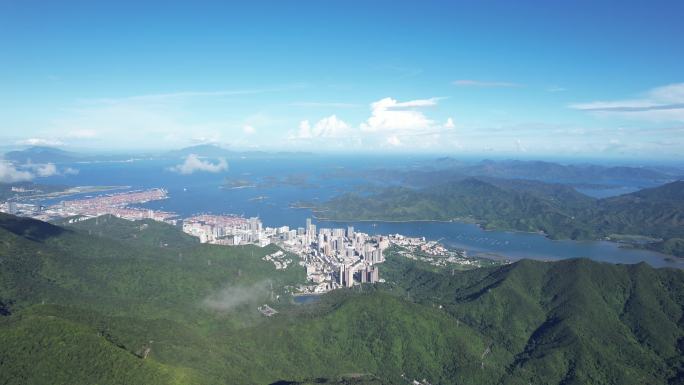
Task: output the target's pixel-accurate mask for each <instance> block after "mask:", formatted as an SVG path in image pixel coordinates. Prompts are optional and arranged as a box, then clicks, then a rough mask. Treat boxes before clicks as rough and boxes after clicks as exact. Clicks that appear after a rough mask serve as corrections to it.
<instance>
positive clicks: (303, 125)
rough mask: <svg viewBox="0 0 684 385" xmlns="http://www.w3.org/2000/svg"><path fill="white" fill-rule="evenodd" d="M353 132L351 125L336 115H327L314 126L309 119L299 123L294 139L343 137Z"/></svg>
mask: <svg viewBox="0 0 684 385" xmlns="http://www.w3.org/2000/svg"><path fill="white" fill-rule="evenodd" d="M350 134H351V126H350V125H349V124H347V123H346V122H345V121H343V120H342V119H339V118H338V117H337V116H336V115H330V116H328V117H325V118H323V119H321V120H319V121H318V122H316V124H315V125H314V126H313V127H312V126H311V123H309V121H308V120H302V121H301V122H300V123H299V130H298V131H297V134H296V135H294V137H293V139H312V138H342V137H345V136H349V135H350Z"/></svg>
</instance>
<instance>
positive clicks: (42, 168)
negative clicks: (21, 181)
mask: <svg viewBox="0 0 684 385" xmlns="http://www.w3.org/2000/svg"><path fill="white" fill-rule="evenodd" d="M31 168H32V169H33V172H34V173H35V174H36V176H38V177H42V178H45V177H48V176H54V175H58V174H59V171H58V170H57V166H55V164H54V163H45V164H35V165H31Z"/></svg>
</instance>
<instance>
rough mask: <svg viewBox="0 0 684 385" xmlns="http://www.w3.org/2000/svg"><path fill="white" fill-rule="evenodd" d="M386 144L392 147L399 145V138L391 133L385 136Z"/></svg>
mask: <svg viewBox="0 0 684 385" xmlns="http://www.w3.org/2000/svg"><path fill="white" fill-rule="evenodd" d="M387 144H389V145H390V146H393V147H398V146H401V144H402V143H401V139H399V137H398V136H396V135H391V136H388V137H387Z"/></svg>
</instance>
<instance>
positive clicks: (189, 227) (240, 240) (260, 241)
mask: <svg viewBox="0 0 684 385" xmlns="http://www.w3.org/2000/svg"><path fill="white" fill-rule="evenodd" d="M183 232H185V233H187V234H190V235H193V236H195V237H198V238H199V240H200V242H201V243H214V244H220V245H231V246H233V245H245V244H256V245H259V246H266V245H268V244H269V243H271V237H273V236H274V235H275V234H276V232H277V230H276V229H272V228H264V227H263V224H262V223H261V220H259V218H257V217H252V218H243V217H238V216H235V215H206V214H204V215H196V216H193V217H190V218H186V219H184V220H183Z"/></svg>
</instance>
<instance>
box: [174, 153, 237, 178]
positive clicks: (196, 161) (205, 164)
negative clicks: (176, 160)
mask: <svg viewBox="0 0 684 385" xmlns="http://www.w3.org/2000/svg"><path fill="white" fill-rule="evenodd" d="M170 170H171V171H173V172H177V173H179V174H183V175H189V174H192V173H194V172H198V171H199V172H214V173H215V172H221V171H226V170H228V162H226V160H225V159H224V158H219V159H218V161H217V162H216V163H214V162H211V161H208V160H202V159H201V158H200V157H199V156H198V155H196V154H190V155H188V156H187V157H186V158H185V161H184V162H183V163H181V164H179V165H177V166H174V167H171V168H170Z"/></svg>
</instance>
